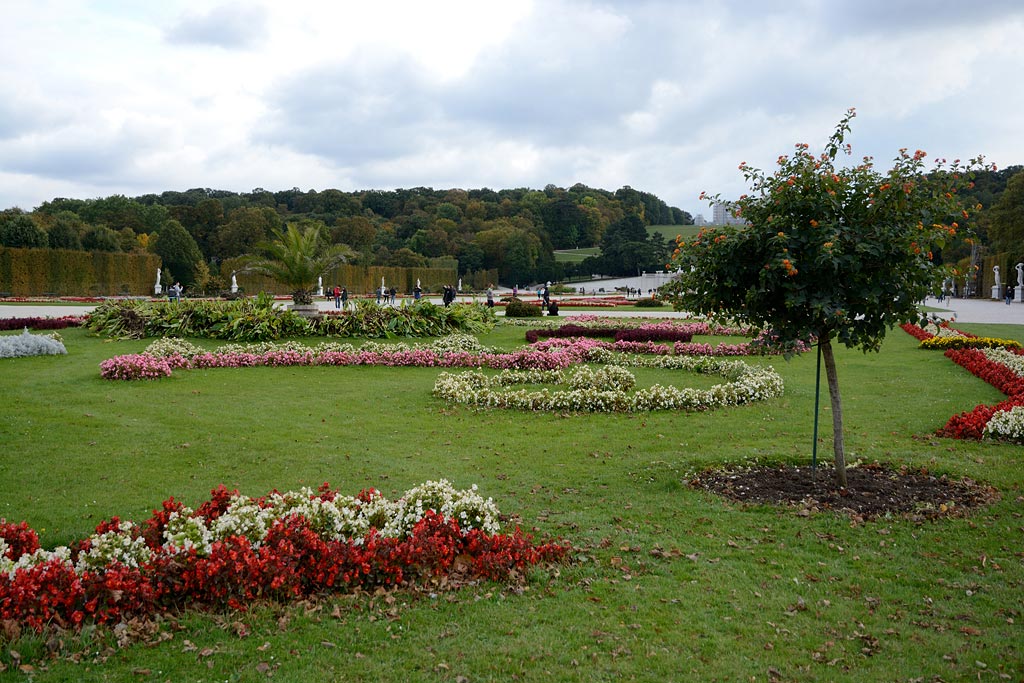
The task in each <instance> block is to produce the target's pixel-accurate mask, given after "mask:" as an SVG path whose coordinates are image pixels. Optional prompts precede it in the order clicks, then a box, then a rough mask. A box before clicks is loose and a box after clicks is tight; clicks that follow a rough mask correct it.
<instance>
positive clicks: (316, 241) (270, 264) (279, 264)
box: [243, 221, 353, 305]
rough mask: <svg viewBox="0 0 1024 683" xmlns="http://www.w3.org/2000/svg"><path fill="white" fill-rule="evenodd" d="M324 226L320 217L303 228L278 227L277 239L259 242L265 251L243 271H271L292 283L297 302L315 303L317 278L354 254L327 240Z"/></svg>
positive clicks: (287, 283) (268, 272)
mask: <svg viewBox="0 0 1024 683" xmlns="http://www.w3.org/2000/svg"><path fill="white" fill-rule="evenodd" d="M323 228H324V225H323V223H320V222H319V221H316V222H310V223H309V224H307V225H306V226H304V229H301V230H300V228H299V226H297V225H296V224H295V223H290V224H289V225H288V226H287V229H286V230H280V229H278V230H274V231H273V235H274V239H273V240H271V241H269V242H261V243H260V244H259V245H257V246H258V248H259V250H260V252H261V254H260V255H259V256H253V257H250V258H248V259H246V261H245V263H246V265H245V267H244V268H243V272H252V273H259V274H261V275H268V276H270V277H272V278H274V279H275V280H277V281H278V282H280V283H281V284H283V285H285V286H287V287H290V288H291V289H292V301H293V302H294V303H295V304H296V305H308V304H311V303H313V291H314V287H315V286H316V282H317V278H319V277H321V276H322V275H326V274H327V272H328V271H329V270H331V269H332V268H334V267H336V266H338V265H340V264H342V263H345V262H347V261H348V259H349V257H351V256H353V252H352V250H351V249H349V248H348V247H347V246H345V245H343V244H332V245H328V244H326V243H325V242H324V239H323V238H322V231H323Z"/></svg>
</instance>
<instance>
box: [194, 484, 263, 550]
mask: <svg viewBox="0 0 1024 683" xmlns="http://www.w3.org/2000/svg"><path fill="white" fill-rule="evenodd" d="M274 519H275V515H274V510H273V508H263V507H260V506H259V505H257V504H256V503H255V502H254V501H253V500H252V499H251V498H249V497H248V496H242V495H238V496H234V497H232V499H231V502H230V503H229V504H228V509H227V510H225V512H224V514H222V515H221V516H220V517H218V518H217V519H215V520H213V522H212V523H211V524H210V532H211V533H212V534H213V540H215V541H223V540H224V539H225V538H228V537H229V536H245V537H246V538H247V539H249V542H250V543H251V544H252V545H253V547H258V546H259V545H260V544H261V543H262V542H263V538H264V536H266V535H267V530H268V529H270V527H271V526H272V525H273V523H274Z"/></svg>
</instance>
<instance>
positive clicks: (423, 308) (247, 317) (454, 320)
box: [86, 295, 495, 342]
mask: <svg viewBox="0 0 1024 683" xmlns="http://www.w3.org/2000/svg"><path fill="white" fill-rule="evenodd" d="M494 324H495V317H494V313H493V312H492V311H491V310H490V309H488V308H487V307H485V306H480V305H475V304H457V305H455V306H450V307H447V308H445V307H441V306H435V305H434V304H432V303H430V302H429V301H425V300H421V301H419V302H417V303H415V304H413V305H411V306H400V307H397V308H395V307H390V306H377V305H376V304H375V303H373V302H372V301H361V302H359V303H358V304H357V305H356V307H355V310H354V311H352V312H346V313H342V314H340V315H324V316H319V317H315V318H304V317H302V316H299V315H297V314H295V313H293V312H291V311H289V310H286V309H281V308H276V307H275V306H274V302H273V299H272V298H271V297H270V296H263V295H261V296H259V297H256V298H253V299H248V298H247V299H237V300H235V301H209V300H185V301H182V302H180V303H174V302H149V301H133V300H120V301H108V302H104V303H103V304H100V305H99V306H97V307H96V308H95V309H94V310H93V312H92V313H91V314H90V315H89V318H88V321H87V323H86V327H88V328H89V329H90V330H92V331H94V332H96V333H98V334H102V335H106V336H108V337H114V338H119V339H142V338H146V337H193V338H207V339H224V340H229V341H241V342H250V341H274V340H277V339H282V338H285V337H307V336H334V337H368V338H375V339H379V338H385V337H439V336H444V335H446V334H452V333H454V332H470V333H479V332H485V331H487V330H489V329H491V328H492V327H493V326H494Z"/></svg>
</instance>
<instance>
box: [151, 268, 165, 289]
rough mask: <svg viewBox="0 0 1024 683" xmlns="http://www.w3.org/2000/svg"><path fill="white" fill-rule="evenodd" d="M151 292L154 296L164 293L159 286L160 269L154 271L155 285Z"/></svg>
mask: <svg viewBox="0 0 1024 683" xmlns="http://www.w3.org/2000/svg"><path fill="white" fill-rule="evenodd" d="M153 291H154V292H155V293H156V294H161V293H162V292H163V291H164V288H163V286H162V285H161V284H160V269H159V268H157V269H156V285H154V286H153Z"/></svg>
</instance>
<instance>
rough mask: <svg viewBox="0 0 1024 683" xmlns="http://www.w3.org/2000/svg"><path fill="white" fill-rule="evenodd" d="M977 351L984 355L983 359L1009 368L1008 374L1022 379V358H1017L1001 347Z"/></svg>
mask: <svg viewBox="0 0 1024 683" xmlns="http://www.w3.org/2000/svg"><path fill="white" fill-rule="evenodd" d="M978 350H979V351H981V352H982V353H983V354H985V357H986V358H988V359H989V360H990V361H992V362H993V363H999V364H1000V365H1002V366H1005V367H1007V368H1009V370H1010V372H1012V373H1013V374H1015V375H1017V376H1018V377H1024V356H1018V355H1017V354H1015V353H1011V352H1009V351H1007V350H1006V349H1004V348H1002V347H997V348H992V349H978Z"/></svg>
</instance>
